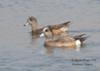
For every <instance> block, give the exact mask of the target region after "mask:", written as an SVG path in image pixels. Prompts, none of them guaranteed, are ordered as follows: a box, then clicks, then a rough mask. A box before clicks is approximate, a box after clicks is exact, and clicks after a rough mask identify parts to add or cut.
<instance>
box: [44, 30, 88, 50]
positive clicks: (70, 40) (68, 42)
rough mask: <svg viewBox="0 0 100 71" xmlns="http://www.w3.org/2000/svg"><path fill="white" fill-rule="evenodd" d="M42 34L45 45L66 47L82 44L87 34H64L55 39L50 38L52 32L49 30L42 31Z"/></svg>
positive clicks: (75, 46) (78, 47)
mask: <svg viewBox="0 0 100 71" xmlns="http://www.w3.org/2000/svg"><path fill="white" fill-rule="evenodd" d="M42 34H44V35H45V38H46V41H45V43H44V46H45V47H67V48H77V50H79V49H80V47H81V46H82V45H83V42H84V41H85V40H86V38H87V36H85V34H80V35H75V36H70V35H66V36H64V37H60V38H57V39H52V36H53V35H52V32H51V31H50V30H49V32H48V31H44V32H43V33H42Z"/></svg>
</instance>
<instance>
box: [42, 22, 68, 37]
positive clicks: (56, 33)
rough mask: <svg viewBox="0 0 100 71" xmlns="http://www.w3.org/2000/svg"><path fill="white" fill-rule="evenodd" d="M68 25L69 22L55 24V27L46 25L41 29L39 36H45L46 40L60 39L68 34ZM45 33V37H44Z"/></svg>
mask: <svg viewBox="0 0 100 71" xmlns="http://www.w3.org/2000/svg"><path fill="white" fill-rule="evenodd" d="M69 23H70V21H67V22H64V23H60V24H56V25H47V26H45V27H43V28H42V29H43V31H42V32H43V33H42V34H41V35H40V37H42V36H45V37H46V38H54V37H61V36H65V35H67V34H68V32H69V28H68V27H69ZM44 33H45V35H44Z"/></svg>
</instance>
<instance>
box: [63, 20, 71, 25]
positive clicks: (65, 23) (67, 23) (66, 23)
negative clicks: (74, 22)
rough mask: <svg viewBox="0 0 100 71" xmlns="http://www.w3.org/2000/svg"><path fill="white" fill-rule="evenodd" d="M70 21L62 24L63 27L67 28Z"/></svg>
mask: <svg viewBox="0 0 100 71" xmlns="http://www.w3.org/2000/svg"><path fill="white" fill-rule="evenodd" d="M70 22H71V21H67V22H64V23H63V26H69V23H70Z"/></svg>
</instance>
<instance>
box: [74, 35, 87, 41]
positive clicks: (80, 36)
mask: <svg viewBox="0 0 100 71" xmlns="http://www.w3.org/2000/svg"><path fill="white" fill-rule="evenodd" d="M84 35H86V34H81V35H77V36H74V38H75V40H80V42H82V43H83V42H84V41H85V40H86V39H87V38H88V36H84Z"/></svg>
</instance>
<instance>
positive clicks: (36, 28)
mask: <svg viewBox="0 0 100 71" xmlns="http://www.w3.org/2000/svg"><path fill="white" fill-rule="evenodd" d="M27 25H30V26H31V30H32V31H31V34H32V36H34V37H39V36H40V34H41V32H42V29H43V28H42V27H40V25H39V23H38V20H37V19H36V17H34V16H29V17H28V19H27V23H26V24H24V26H27Z"/></svg>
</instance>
